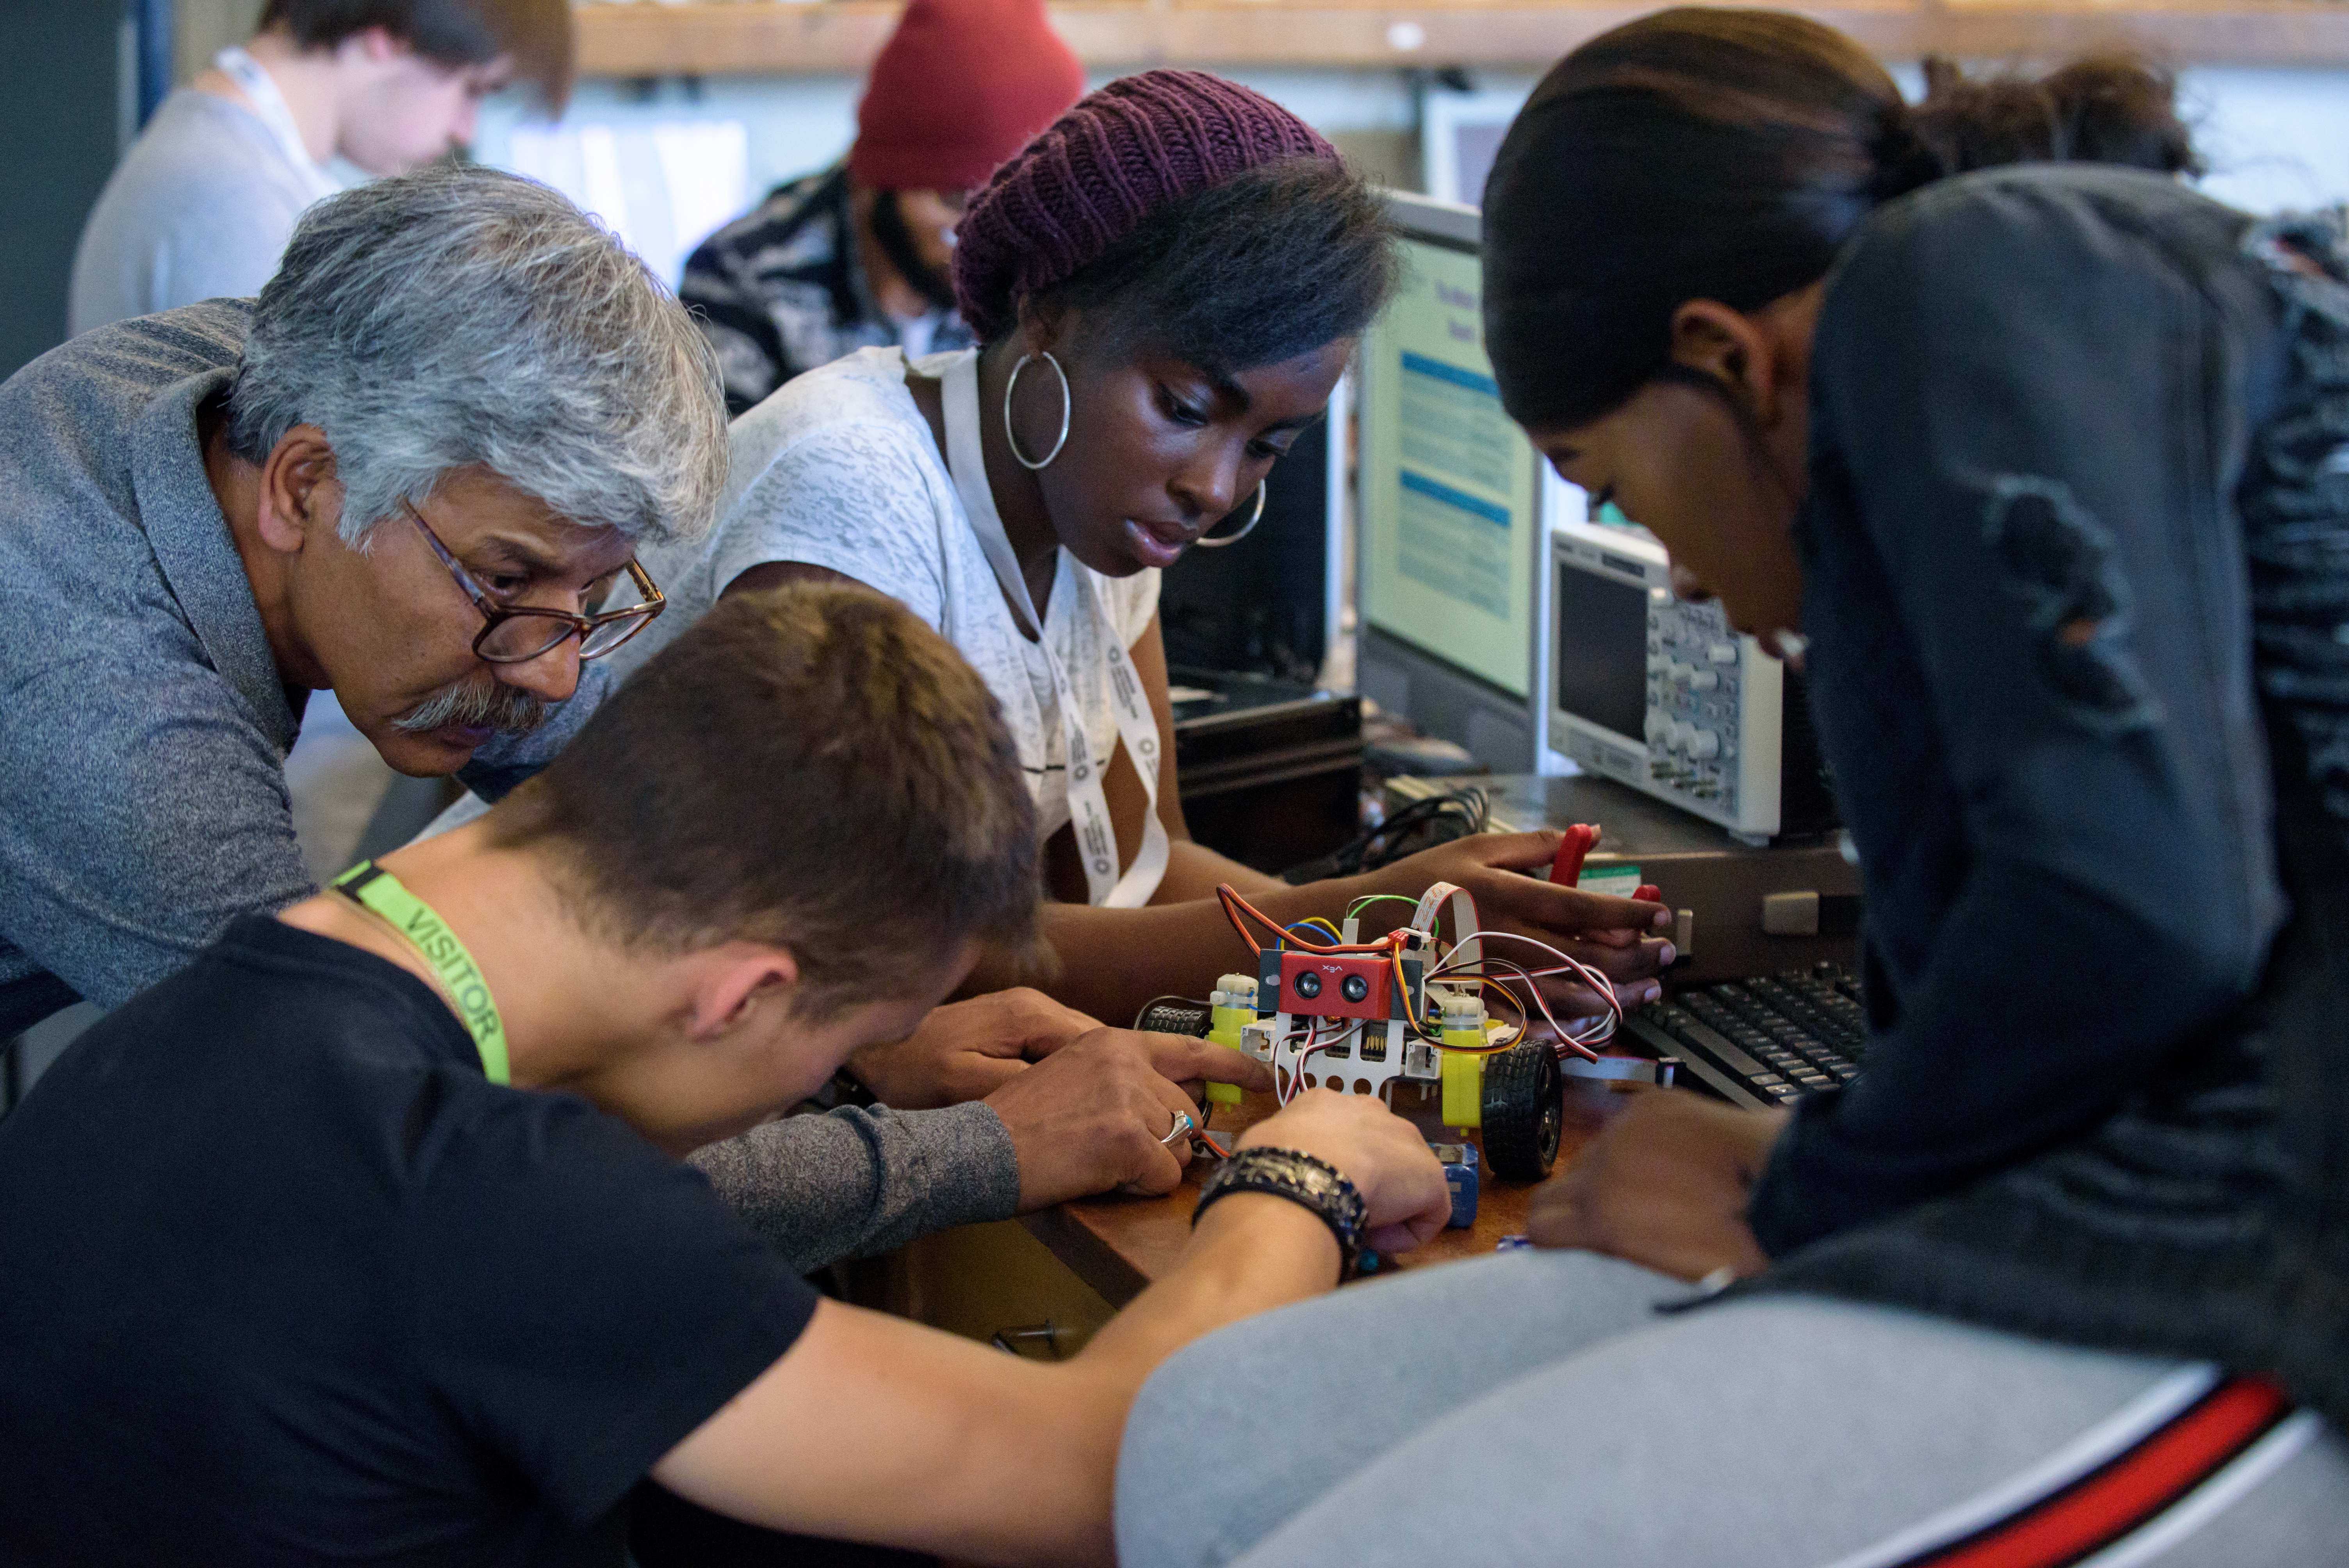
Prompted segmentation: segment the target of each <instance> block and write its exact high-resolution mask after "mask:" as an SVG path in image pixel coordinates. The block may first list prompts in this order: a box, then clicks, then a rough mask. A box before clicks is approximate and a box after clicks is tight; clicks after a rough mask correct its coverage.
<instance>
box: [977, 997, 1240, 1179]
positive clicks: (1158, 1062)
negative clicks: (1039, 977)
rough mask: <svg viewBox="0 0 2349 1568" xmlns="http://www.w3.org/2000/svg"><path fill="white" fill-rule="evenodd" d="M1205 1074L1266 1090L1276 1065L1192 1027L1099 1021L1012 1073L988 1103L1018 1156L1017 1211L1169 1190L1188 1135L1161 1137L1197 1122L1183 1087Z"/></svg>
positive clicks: (1187, 1149)
mask: <svg viewBox="0 0 2349 1568" xmlns="http://www.w3.org/2000/svg"><path fill="white" fill-rule="evenodd" d="M1205 1080H1213V1081H1214V1082H1216V1083H1235V1084H1237V1085H1239V1086H1240V1088H1254V1089H1268V1088H1271V1087H1272V1070H1271V1069H1270V1068H1268V1067H1266V1066H1265V1065H1264V1064H1263V1063H1262V1062H1259V1061H1257V1059H1256V1058H1255V1057H1250V1056H1246V1055H1243V1054H1242V1053H1240V1052H1238V1051H1235V1050H1231V1049H1228V1048H1227V1047H1223V1046H1218V1045H1213V1044H1211V1043H1209V1042H1208V1041H1206V1040H1195V1039H1193V1038H1191V1037H1188V1036H1186V1035H1144V1034H1140V1033H1137V1032H1136V1031H1134V1030H1132V1029H1108V1028H1102V1027H1099V1026H1096V1027H1094V1028H1093V1029H1092V1030H1091V1031H1090V1032H1089V1033H1087V1034H1085V1035H1083V1036H1081V1037H1079V1038H1078V1039H1076V1040H1074V1041H1072V1042H1071V1043H1069V1044H1067V1045H1064V1046H1062V1047H1060V1048H1059V1049H1058V1050H1056V1051H1054V1052H1053V1053H1052V1054H1051V1055H1050V1056H1049V1057H1045V1058H1044V1059H1043V1060H1042V1061H1040V1062H1037V1063H1035V1064H1034V1065H1033V1066H1031V1067H1029V1068H1025V1069H1024V1070H1022V1071H1020V1072H1018V1073H1016V1074H1015V1075H1014V1076H1012V1077H1011V1078H1008V1079H1006V1080H1005V1081H1004V1083H1003V1084H1002V1085H1001V1086H1000V1087H999V1088H997V1089H996V1090H995V1092H994V1093H992V1094H990V1095H988V1097H987V1104H988V1107H989V1109H992V1110H993V1111H994V1112H995V1114H996V1115H997V1116H998V1117H999V1118H1000V1119H1002V1122H1003V1128H1004V1130H1005V1131H1007V1132H1009V1134H1010V1135H1011V1147H1012V1149H1013V1150H1014V1151H1015V1152H1016V1153H1017V1154H1018V1155H1019V1208H1020V1211H1021V1212H1023V1213H1024V1212H1028V1211H1030V1210H1033V1209H1043V1208H1049V1207H1050V1206H1051V1205H1052V1204H1054V1203H1059V1202H1065V1201H1066V1200H1068V1199H1071V1198H1084V1197H1090V1196H1092V1194H1093V1193H1096V1192H1106V1191H1111V1190H1112V1189H1117V1190H1120V1191H1129V1192H1138V1193H1142V1194H1144V1195H1147V1196H1155V1195H1157V1194H1158V1193H1161V1192H1171V1191H1174V1189H1175V1188H1176V1187H1177V1186H1179V1185H1181V1183H1182V1181H1183V1167H1184V1166H1185V1165H1186V1164H1188V1163H1189V1162H1190V1159H1191V1140H1189V1139H1187V1138H1178V1139H1176V1140H1174V1142H1173V1143H1172V1144H1168V1143H1165V1142H1163V1141H1161V1140H1164V1138H1165V1136H1166V1134H1167V1132H1168V1131H1169V1130H1171V1129H1172V1128H1173V1127H1174V1119H1175V1118H1176V1117H1177V1116H1178V1115H1181V1116H1188V1117H1189V1118H1190V1119H1191V1125H1192V1126H1194V1127H1197V1126H1199V1125H1200V1122H1201V1118H1200V1115H1199V1108H1198V1106H1197V1104H1196V1103H1195V1101H1194V1100H1193V1099H1192V1097H1191V1096H1190V1095H1189V1094H1187V1093H1185V1090H1184V1088H1183V1086H1184V1085H1185V1084H1196V1083H1199V1082H1201V1081H1205Z"/></svg>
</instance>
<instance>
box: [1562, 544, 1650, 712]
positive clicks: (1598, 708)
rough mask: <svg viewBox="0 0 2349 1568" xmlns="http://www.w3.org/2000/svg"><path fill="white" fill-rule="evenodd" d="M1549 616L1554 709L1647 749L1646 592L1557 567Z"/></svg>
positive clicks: (1564, 565) (1575, 569)
mask: <svg viewBox="0 0 2349 1568" xmlns="http://www.w3.org/2000/svg"><path fill="white" fill-rule="evenodd" d="M1550 613H1551V614H1552V615H1553V616H1555V617H1556V619H1557V706H1558V707H1560V708H1561V709H1563V710H1564V711H1566V712H1568V713H1570V714H1572V715H1574V716H1575V717H1577V718H1580V719H1584V720H1587V721H1588V722H1589V723H1591V724H1596V725H1599V726H1600V727H1603V728H1607V729H1611V730H1613V731H1614V732H1615V733H1616V734H1618V735H1619V736H1621V737H1622V738H1624V739H1626V740H1628V741H1630V742H1631V743H1632V744H1634V745H1640V744H1643V743H1644V738H1645V735H1646V732H1647V727H1648V590H1647V589H1645V588H1644V587H1641V586H1640V585H1639V584H1637V583H1619V582H1617V581H1616V580H1615V579H1613V578H1611V577H1601V576H1600V575H1599V573H1595V572H1585V571H1583V570H1581V569H1580V568H1578V567H1576V566H1572V565H1569V564H1568V563H1566V562H1559V563H1558V568H1557V597H1556V599H1555V600H1554V601H1553V602H1552V603H1551V605H1550Z"/></svg>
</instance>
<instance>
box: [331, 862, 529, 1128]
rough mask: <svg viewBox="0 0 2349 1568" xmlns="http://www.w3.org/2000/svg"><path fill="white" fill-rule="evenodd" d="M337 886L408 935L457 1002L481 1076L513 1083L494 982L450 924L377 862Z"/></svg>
mask: <svg viewBox="0 0 2349 1568" xmlns="http://www.w3.org/2000/svg"><path fill="white" fill-rule="evenodd" d="M334 885H335V891H336V892H338V893H341V894H342V895H343V896H344V897H345V898H347V899H349V900H350V901H351V902H352V903H356V904H357V905H359V907H361V908H362V909H367V910H371V911H373V912H374V913H377V914H378V915H381V916H382V917H383V921H384V923H385V924H387V925H388V926H390V927H391V928H392V929H393V930H394V931H397V932H398V933H399V934H400V935H402V936H404V937H406V938H407V939H408V944H409V946H410V947H413V948H415V949H416V951H417V952H419V953H420V954H423V955H424V961H425V962H426V963H428V964H429V965H432V967H433V968H434V969H435V970H437V971H439V972H440V983H441V984H442V985H446V986H447V987H448V988H449V995H450V999H451V1000H453V1001H454V1002H455V1003H456V1004H457V1016H458V1017H459V1018H460V1019H462V1020H463V1021H464V1025H465V1032H466V1033H467V1034H469V1035H471V1036H472V1037H473V1049H474V1050H476V1051H478V1052H479V1053H481V1073H482V1076H483V1077H485V1078H488V1079H489V1080H490V1081H491V1082H492V1083H500V1084H502V1083H511V1082H512V1081H513V1075H512V1068H511V1066H510V1064H509V1063H508V1062H507V1060H506V1026H505V1020H504V1019H502V1018H501V1017H499V1016H498V1005H497V1002H496V1001H495V1000H494V999H493V998H492V996H491V995H490V983H489V982H488V981H486V980H484V979H482V978H481V965H477V964H475V963H474V962H473V955H472V954H470V953H468V952H466V951H465V944H463V943H461V942H460V941H458V940H457V934H456V933H455V932H453V931H451V930H450V929H449V923H448V922H447V921H445V920H442V919H441V918H440V915H439V914H438V913H435V912H434V910H433V908H432V906H431V905H430V904H429V903H425V902H424V901H423V900H422V899H420V898H419V897H417V896H416V895H415V894H414V893H412V892H409V891H408V889H407V887H406V886H405V885H404V884H403V883H402V882H400V880H399V879H398V877H396V876H394V875H392V874H391V873H390V872H388V871H385V870H384V869H383V868H382V867H381V866H378V865H377V864H376V863H375V862H374V861H360V862H359V863H358V864H357V865H355V866H353V867H352V868H351V869H350V870H348V871H347V872H344V873H343V874H342V875H340V876H338V877H336V879H335V884H334Z"/></svg>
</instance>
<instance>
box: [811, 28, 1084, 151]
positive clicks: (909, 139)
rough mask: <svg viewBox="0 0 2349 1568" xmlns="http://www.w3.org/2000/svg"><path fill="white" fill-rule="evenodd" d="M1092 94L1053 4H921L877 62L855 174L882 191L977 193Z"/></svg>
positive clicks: (867, 91)
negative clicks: (1048, 7)
mask: <svg viewBox="0 0 2349 1568" xmlns="http://www.w3.org/2000/svg"><path fill="white" fill-rule="evenodd" d="M1084 90H1085V68H1084V67H1083V66H1082V65H1081V64H1079V63H1078V60H1077V57H1076V56H1075V54H1073V53H1072V52H1071V50H1070V48H1069V46H1068V45H1066V44H1064V43H1062V42H1061V36H1060V35H1059V34H1058V33H1055V32H1054V31H1052V25H1051V24H1050V22H1048V21H1046V20H1045V19H1044V6H1043V0H913V3H912V4H911V5H907V6H906V7H905V15H904V16H902V17H900V18H899V19H898V22H897V30H896V31H895V33H892V34H891V35H890V36H889V42H888V43H887V44H886V45H885V46H883V47H882V50H881V54H880V57H879V58H877V59H875V60H874V62H873V75H872V77H871V79H870V80H869V81H867V82H866V84H865V88H864V102H863V103H861V104H859V105H858V106H857V109H856V146H855V147H854V149H853V150H851V151H850V152H849V155H848V171H849V172H850V173H851V174H853V175H854V176H855V177H856V180H857V181H858V183H860V184H863V185H866V186H870V187H871V188H873V189H874V190H876V191H975V190H977V189H978V187H979V186H980V185H982V184H984V183H986V181H987V177H988V175H989V174H992V173H993V172H995V168H996V166H997V165H998V164H999V163H1001V162H1002V161H1003V160H1005V159H1007V158H1009V157H1010V156H1011V155H1012V154H1013V153H1015V152H1018V151H1019V149H1020V148H1021V147H1022V146H1024V145H1025V144H1026V142H1027V140H1028V139H1029V138H1030V137H1031V136H1033V135H1035V134H1036V133H1037V132H1038V131H1039V130H1040V129H1043V128H1044V127H1045V126H1048V125H1050V124H1051V123H1052V117H1053V116H1055V115H1057V114H1059V113H1060V112H1061V110H1062V109H1064V108H1068V107H1069V106H1070V105H1071V104H1072V103H1074V102H1075V101H1076V99H1077V95H1078V94H1079V93H1081V92H1083V91H1084Z"/></svg>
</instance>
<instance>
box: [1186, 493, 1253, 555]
mask: <svg viewBox="0 0 2349 1568" xmlns="http://www.w3.org/2000/svg"><path fill="white" fill-rule="evenodd" d="M1262 521H1264V481H1263V480H1257V481H1256V510H1255V511H1252V512H1250V513H1248V520H1247V521H1246V522H1244V523H1242V524H1241V525H1240V531H1238V532H1237V533H1226V534H1225V535H1224V536H1223V537H1222V538H1221V539H1209V538H1207V537H1206V535H1205V534H1202V535H1200V536H1199V537H1198V538H1196V539H1195V540H1193V541H1192V543H1193V544H1194V545H1196V546H1197V547H1198V548H1199V549H1201V550H1221V549H1222V548H1223V547H1224V546H1225V545H1226V544H1237V543H1238V542H1240V541H1241V540H1243V539H1246V538H1247V536H1248V535H1249V534H1251V533H1254V532H1255V531H1256V525H1257V523H1259V522H1262Z"/></svg>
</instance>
